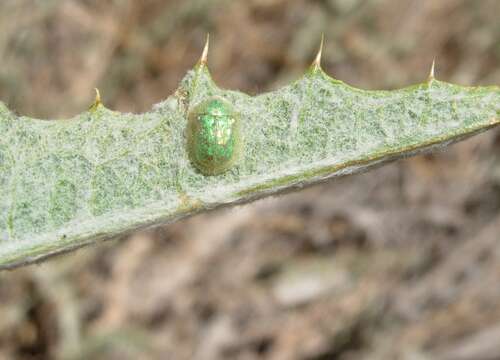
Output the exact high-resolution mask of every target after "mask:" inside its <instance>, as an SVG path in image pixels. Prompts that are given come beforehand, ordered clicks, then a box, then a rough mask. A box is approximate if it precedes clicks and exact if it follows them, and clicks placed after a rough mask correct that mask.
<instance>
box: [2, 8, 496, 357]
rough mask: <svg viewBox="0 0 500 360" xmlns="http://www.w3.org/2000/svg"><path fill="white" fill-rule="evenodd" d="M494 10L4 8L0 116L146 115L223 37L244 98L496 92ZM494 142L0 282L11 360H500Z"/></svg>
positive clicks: (219, 59)
mask: <svg viewBox="0 0 500 360" xmlns="http://www.w3.org/2000/svg"><path fill="white" fill-rule="evenodd" d="M499 14H500V2H499V1H498V0H476V1H472V0H440V1H436V0H367V1H361V0H322V1H320V0H314V1H312V0H311V1H306V0H293V1H291V0H288V1H286V0H245V1H243V0H239V1H237V0H233V1H229V0H183V1H173V0H171V1H168V0H144V1H132V0H114V1H112V0H106V1H103V0H100V1H98V0H81V1H76V0H66V1H64V0H44V1H35V0H3V1H1V2H0V98H1V99H2V101H4V102H6V103H7V104H8V105H9V107H10V108H12V109H13V110H15V111H16V112H18V113H22V114H27V115H31V116H35V117H42V118H61V117H70V116H72V115H74V114H76V113H77V112H81V111H83V110H85V109H86V108H87V107H88V106H89V105H90V103H91V102H92V98H93V96H94V94H93V88H94V87H99V88H100V89H101V92H102V94H103V100H104V102H105V103H106V105H107V106H108V107H111V108H113V109H117V110H120V111H133V112H139V111H146V110H147V109H149V108H150V107H151V105H152V104H154V103H156V102H159V101H160V100H162V99H164V98H166V97H167V96H168V95H169V94H171V93H172V92H173V91H174V90H175V88H176V87H177V84H178V82H179V81H180V80H181V78H182V77H183V76H184V74H185V73H186V71H187V70H188V69H190V68H191V67H192V66H193V64H194V63H195V62H196V60H197V59H198V57H199V56H200V53H201V49H202V47H203V43H204V39H205V34H206V33H207V32H210V34H211V35H212V46H211V51H210V58H209V64H210V68H211V70H212V74H213V76H214V78H215V79H216V81H217V82H218V83H219V84H220V85H222V86H224V87H228V88H234V89H240V90H242V91H246V92H249V93H259V92H262V91H267V90H271V89H274V88H277V87H279V86H280V85H282V84H284V83H286V82H289V81H291V80H293V79H296V78H297V77H299V76H300V75H301V73H302V72H303V71H304V69H305V67H306V66H307V65H308V64H309V63H310V62H311V60H312V59H313V57H314V55H315V52H316V51H317V48H318V45H319V39H320V37H321V33H325V37H326V39H327V42H326V48H325V52H324V68H325V70H327V71H328V72H329V73H330V74H331V75H332V76H334V77H336V78H338V79H341V80H344V81H346V82H347V83H350V84H352V85H355V86H358V87H363V88H383V89H390V88H395V87H402V86H406V85H409V84H412V83H415V82H419V81H422V80H424V79H425V78H426V76H427V73H428V71H429V67H430V63H431V61H432V58H433V57H434V56H435V57H436V58H437V77H438V78H439V79H442V80H446V81H450V82H455V83H460V84H466V85H472V84H476V85H486V84H497V85H498V84H500V21H499V20H498V16H499ZM499 154H500V132H499V131H490V132H488V133H485V134H483V135H480V136H477V137H475V138H472V139H470V140H468V141H466V142H463V143H460V144H458V145H456V146H453V147H451V148H449V149H447V150H446V151H445V152H442V153H438V154H434V155H427V156H420V157H416V158H413V159H410V160H406V161H400V162H398V163H394V164H391V165H388V166H385V167H383V168H380V169H378V170H375V171H372V172H370V173H368V174H364V175H359V176H355V177H350V178H344V179H340V180H338V181H333V182H331V183H329V184H327V185H323V186H317V187H313V188H310V189H307V190H304V191H300V192H296V193H293V194H288V195H285V196H282V197H279V198H272V199H266V200H262V201H259V202H257V203H254V204H251V205H247V206H242V207H238V208H234V209H230V210H224V211H216V212H211V213H208V214H204V215H201V216H196V217H193V218H190V219H188V220H185V221H180V222H178V223H175V224H173V225H169V226H165V227H162V228H158V229H156V230H152V231H148V232H143V233H138V234H135V235H133V236H131V237H128V238H126V239H121V240H119V241H114V242H108V243H106V244H105V245H101V246H98V247H95V248H90V249H85V250H80V251H78V252H77V253H73V254H70V255H66V256H64V257H60V258H58V259H55V260H51V261H49V262H47V263H44V264H43V265H40V266H31V267H27V268H23V269H19V270H15V271H12V272H3V273H0V359H2V360H3V359H174V360H177V359H181V360H182V359H208V360H211V359H245V360H246V359H249V360H250V359H273V360H274V359H292V360H293V359H297V360H298V359H300V360H306V359H307V360H324V359H343V360H344V359H347V360H355V359H356V360H357V359H376V360H379V359H380V360H385V359H409V360H424V359H440V360H457V359H458V360H461V359H462V360H465V359H467V360H494V359H500V241H499V234H500V213H499V209H500V155H499Z"/></svg>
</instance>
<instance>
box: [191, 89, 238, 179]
mask: <svg viewBox="0 0 500 360" xmlns="http://www.w3.org/2000/svg"><path fill="white" fill-rule="evenodd" d="M187 146H188V154H189V159H190V160H191V163H192V164H193V166H195V167H196V168H197V169H198V170H199V171H200V172H201V173H202V174H205V175H218V174H221V173H223V172H225V171H226V170H228V169H230V168H231V167H232V166H233V165H234V164H235V163H236V161H237V160H238V158H239V156H240V154H241V150H242V139H241V134H240V118H239V115H238V113H237V112H236V111H235V110H234V108H233V106H232V105H231V104H230V103H229V102H228V101H226V100H224V99H222V98H220V97H212V98H210V99H208V100H206V101H204V102H202V103H201V104H199V105H197V106H196V107H194V108H193V109H192V110H191V111H190V112H189V116H188V126H187Z"/></svg>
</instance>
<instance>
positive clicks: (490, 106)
mask: <svg viewBox="0 0 500 360" xmlns="http://www.w3.org/2000/svg"><path fill="white" fill-rule="evenodd" d="M211 96H219V97H222V98H224V99H226V100H228V101H229V102H230V103H231V104H232V105H233V106H234V108H235V109H236V111H237V112H238V113H239V114H240V118H241V133H242V137H243V140H242V141H243V151H242V155H241V158H240V159H239V161H238V162H237V164H236V165H235V166H234V167H232V168H231V169H230V170H229V171H227V172H226V173H224V174H222V175H218V176H204V175H203V174H201V173H200V172H198V171H197V170H196V169H195V168H194V167H193V166H192V165H191V163H190V161H189V159H188V156H187V149H186V137H185V129H186V124H187V114H188V111H189V109H191V108H193V107H194V106H196V105H197V104H199V103H201V102H202V101H203V100H206V99H207V98H209V97H211ZM499 113H500V89H499V87H461V86H457V85H452V84H448V83H444V82H440V81H437V80H434V79H433V78H430V80H429V81H428V82H426V83H424V84H420V85H415V86H412V87H409V88H405V89H401V90H394V91H365V90H359V89H356V88H353V87H350V86H348V85H346V84H344V83H342V82H340V81H338V80H334V79H332V78H330V77H328V76H327V75H326V74H325V73H324V72H323V71H322V70H321V69H320V67H319V62H318V63H315V64H314V65H313V66H312V67H311V69H310V70H309V71H308V72H307V73H306V74H305V75H304V76H303V77H302V78H301V79H299V80H297V81H296V82H294V83H293V84H291V85H289V86H285V87H283V88H281V89H279V90H277V91H274V92H270V93H266V94H263V95H259V96H255V97H252V96H248V95H246V94H243V93H240V92H236V91H228V90H223V89H220V88H218V87H217V86H216V85H215V84H214V82H213V81H212V79H211V77H210V74H209V72H208V69H207V67H206V65H205V63H204V62H201V63H200V64H199V65H198V66H197V67H196V68H195V69H194V70H192V71H190V72H189V73H188V74H187V75H186V77H185V78H184V79H183V80H182V82H181V84H180V87H179V89H178V90H177V92H176V93H175V94H174V95H172V96H171V97H169V98H168V99H167V100H165V101H164V102H162V103H160V104H158V105H156V106H155V107H154V108H153V109H152V110H151V111H150V112H148V113H144V114H135V115H134V114H121V113H117V112H114V111H111V110H108V109H106V108H105V107H104V106H103V105H102V104H101V103H100V102H96V104H95V105H94V106H93V107H92V108H91V109H90V110H89V111H88V112H85V113H83V114H81V115H79V116H77V117H75V118H73V119H71V120H60V121H45V120H36V119H31V118H27V117H18V116H16V115H14V114H13V113H12V112H10V111H9V110H8V109H7V108H6V107H5V106H4V105H3V104H1V103H0V134H2V136H1V137H0V268H12V267H15V266H18V265H22V264H28V263H32V262H36V261H39V260H41V259H44V258H46V257H47V256H49V255H53V254H57V253H61V252H66V251H69V250H72V249H75V248H78V247H81V246H84V245H87V244H91V243H96V242H99V241H101V240H104V239H108V238H113V237H116V236H118V235H123V234H126V233H128V232H131V231H134V230H136V229H140V228H145V227H148V226H152V225H158V224H165V223H169V222H172V221H175V220H177V219H180V218H182V217H185V216H188V215H191V214H194V213H197V212H201V211H205V210H208V209H212V208H216V207H219V206H221V205H231V204H238V203H244V202H248V201H252V200H254V199H257V198H260V197H263V196H267V195H272V194H276V193H279V192H282V191H286V190H290V189H292V188H301V187H303V186H305V185H309V184H313V183H317V182H320V181H324V180H326V179H329V178H332V177H336V176H342V175H348V174H353V173H357V172H360V171H364V170H366V169H368V168H370V167H373V166H375V165H380V164H382V163H384V162H387V161H391V160H395V159H399V158H402V157H406V156H409V155H413V154H416V153H419V152H421V151H426V150H429V149H433V148H436V147H442V146H445V145H448V144H450V143H453V142H455V141H458V140H461V139H464V138H466V137H468V136H471V135H474V134H476V133H479V132H481V131H484V130H486V129H489V128H492V127H494V126H496V125H498V124H499V123H500V115H499Z"/></svg>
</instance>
